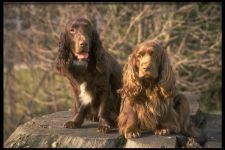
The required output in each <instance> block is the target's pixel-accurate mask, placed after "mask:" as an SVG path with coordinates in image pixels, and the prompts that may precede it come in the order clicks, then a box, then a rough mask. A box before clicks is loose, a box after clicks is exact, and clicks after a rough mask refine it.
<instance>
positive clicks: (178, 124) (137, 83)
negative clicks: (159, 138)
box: [118, 40, 199, 138]
mask: <svg viewBox="0 0 225 150" xmlns="http://www.w3.org/2000/svg"><path fill="white" fill-rule="evenodd" d="M146 50H148V51H150V52H151V53H153V54H151V55H150V56H151V57H149V59H150V60H149V64H148V66H150V68H151V69H152V70H151V72H152V76H147V77H145V76H144V77H140V76H139V73H138V72H139V68H140V61H141V59H142V58H141V57H140V56H139V55H140V53H145V52H143V51H146ZM153 64H154V65H153ZM151 72H150V74H151ZM156 75H157V77H156ZM175 83H176V80H175V74H174V72H173V69H172V66H171V63H170V60H169V58H168V55H167V53H166V51H165V49H163V48H162V47H161V46H160V45H159V42H157V41H154V40H148V41H145V42H143V43H141V44H139V45H137V47H136V48H135V49H134V51H133V52H132V53H131V55H130V56H129V58H128V62H127V64H126V65H125V67H124V68H123V86H122V88H121V89H120V90H119V92H120V94H121V96H122V104H121V109H120V115H119V117H118V126H119V133H120V134H122V135H124V136H125V138H135V137H138V136H140V132H141V131H153V132H154V133H155V134H157V135H166V134H169V133H183V134H185V135H188V136H192V137H198V136H199V132H198V130H197V128H196V127H194V125H192V123H191V122H190V118H189V112H190V110H189V109H190V108H189V103H188V101H187V99H186V97H185V96H184V95H182V94H179V93H178V92H177V89H176V86H175Z"/></svg>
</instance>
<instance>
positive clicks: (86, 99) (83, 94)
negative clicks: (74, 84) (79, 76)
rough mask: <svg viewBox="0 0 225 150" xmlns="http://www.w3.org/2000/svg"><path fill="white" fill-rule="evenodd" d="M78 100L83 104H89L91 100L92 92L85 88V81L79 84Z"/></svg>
mask: <svg viewBox="0 0 225 150" xmlns="http://www.w3.org/2000/svg"><path fill="white" fill-rule="evenodd" d="M79 100H80V102H81V103H82V104H84V105H88V104H90V103H91V102H92V100H93V97H92V94H91V93H90V92H89V91H88V90H87V82H83V83H82V84H81V85H80V95H79Z"/></svg>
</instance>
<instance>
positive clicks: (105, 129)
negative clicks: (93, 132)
mask: <svg viewBox="0 0 225 150" xmlns="http://www.w3.org/2000/svg"><path fill="white" fill-rule="evenodd" d="M110 129H111V127H110V126H109V125H107V124H101V125H99V126H98V130H97V131H98V132H100V133H109V132H110Z"/></svg>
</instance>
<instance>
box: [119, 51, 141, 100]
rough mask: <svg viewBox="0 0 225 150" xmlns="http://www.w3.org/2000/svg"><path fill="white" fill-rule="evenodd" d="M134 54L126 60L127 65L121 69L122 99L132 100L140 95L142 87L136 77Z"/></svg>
mask: <svg viewBox="0 0 225 150" xmlns="http://www.w3.org/2000/svg"><path fill="white" fill-rule="evenodd" d="M135 58H136V57H135V53H133V54H131V55H130V56H129V58H128V62H127V64H126V65H125V66H124V68H123V87H122V89H121V90H120V93H121V94H122V97H129V98H132V97H134V96H136V95H137V94H138V93H140V91H141V89H142V86H141V83H140V82H139V78H138V77H137V66H136V59H135Z"/></svg>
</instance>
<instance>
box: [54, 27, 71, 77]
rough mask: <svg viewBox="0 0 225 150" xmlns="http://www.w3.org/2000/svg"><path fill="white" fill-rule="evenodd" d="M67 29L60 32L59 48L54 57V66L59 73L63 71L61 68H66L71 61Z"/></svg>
mask: <svg viewBox="0 0 225 150" xmlns="http://www.w3.org/2000/svg"><path fill="white" fill-rule="evenodd" d="M69 36H70V35H69V33H68V31H65V32H63V33H61V35H60V39H59V50H58V55H57V58H56V68H57V70H58V71H59V72H60V73H63V69H65V68H68V67H69V66H70V65H71V64H72V63H73V59H74V57H73V53H72V47H71V46H72V44H71V40H70V39H71V38H70V37H69Z"/></svg>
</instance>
